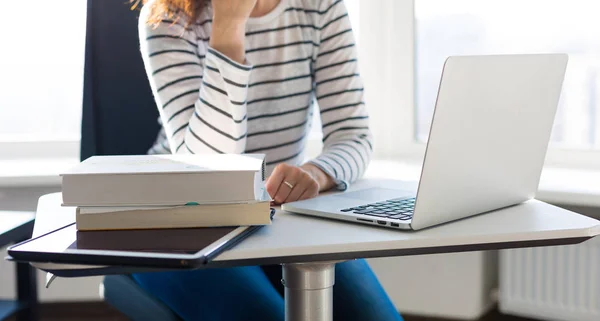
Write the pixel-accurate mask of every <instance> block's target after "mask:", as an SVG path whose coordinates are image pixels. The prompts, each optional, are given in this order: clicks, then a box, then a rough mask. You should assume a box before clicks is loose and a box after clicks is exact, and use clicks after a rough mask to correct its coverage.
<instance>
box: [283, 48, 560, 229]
mask: <svg viewBox="0 0 600 321" xmlns="http://www.w3.org/2000/svg"><path fill="white" fill-rule="evenodd" d="M567 61H568V56H567V55H565V54H530V55H489V56H454V57H450V58H448V59H447V60H446V62H445V64H444V68H443V72H442V77H441V82H440V87H439V92H438V97H437V101H436V105H435V111H434V115H433V120H432V124H431V129H430V133H429V139H428V143H427V149H426V152H425V158H424V161H423V165H422V171H421V179H420V180H419V185H418V189H417V192H416V194H415V195H407V194H406V192H405V191H398V190H391V189H383V188H371V189H364V190H358V191H354V192H346V193H340V194H333V195H326V196H322V197H317V198H314V199H309V200H303V201H298V202H292V203H288V204H284V205H283V206H282V209H284V210H286V211H289V212H294V213H299V214H307V215H314V216H321V217H327V218H332V219H339V220H345V221H352V222H357V223H363V224H371V225H377V226H385V227H389V228H396V229H404V230H411V229H412V230H419V229H423V228H426V227H430V226H434V225H437V224H441V223H445V222H450V221H453V220H457V219H461V218H465V217H468V216H472V215H476V214H481V213H484V212H488V211H492V210H496V209H499V208H503V207H507V206H511V205H515V204H519V203H522V202H524V201H526V200H529V199H531V198H533V197H534V195H535V193H536V191H537V188H538V184H539V180H540V175H541V171H542V167H543V164H544V159H545V155H546V150H547V147H548V143H549V140H550V134H551V131H552V125H553V122H554V116H555V114H556V110H557V107H558V102H559V98H560V93H561V89H562V84H563V80H564V75H565V72H566V67H567ZM507 223H510V222H507Z"/></svg>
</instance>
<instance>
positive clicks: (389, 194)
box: [334, 187, 414, 202]
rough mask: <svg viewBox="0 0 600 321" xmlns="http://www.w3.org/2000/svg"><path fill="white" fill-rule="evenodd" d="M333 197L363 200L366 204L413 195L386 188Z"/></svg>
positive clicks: (363, 190)
mask: <svg viewBox="0 0 600 321" xmlns="http://www.w3.org/2000/svg"><path fill="white" fill-rule="evenodd" d="M334 197H343V198H351V199H354V200H364V201H367V202H378V201H385V200H389V199H393V198H399V197H407V198H408V197H414V193H411V192H407V191H401V190H397V189H387V188H378V187H375V188H368V189H362V190H358V191H354V192H345V193H341V194H336V195H334Z"/></svg>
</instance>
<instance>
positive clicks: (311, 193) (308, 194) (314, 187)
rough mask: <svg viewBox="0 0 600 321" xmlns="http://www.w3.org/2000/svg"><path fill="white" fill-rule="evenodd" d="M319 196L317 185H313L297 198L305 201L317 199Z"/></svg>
mask: <svg viewBox="0 0 600 321" xmlns="http://www.w3.org/2000/svg"><path fill="white" fill-rule="evenodd" d="M317 195H319V184H314V185H312V186H309V187H308V188H307V189H306V190H305V191H304V193H302V195H300V197H299V198H298V200H306V199H309V198H313V197H317Z"/></svg>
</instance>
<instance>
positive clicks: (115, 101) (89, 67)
mask: <svg viewBox="0 0 600 321" xmlns="http://www.w3.org/2000/svg"><path fill="white" fill-rule="evenodd" d="M87 5H88V8H87V18H86V19H87V31H86V44H85V67H84V93H83V111H82V122H81V123H82V126H81V160H84V159H86V158H88V157H90V156H93V155H136V154H137V155H139V154H146V153H147V151H148V149H149V148H150V147H151V145H152V143H153V142H154V140H155V139H156V137H157V134H158V132H159V130H160V125H159V124H158V111H157V108H156V105H155V102H154V99H153V96H152V92H151V90H150V85H149V84H148V80H147V78H146V73H145V71H144V66H143V62H142V59H141V56H140V50H139V40H138V32H137V17H138V13H139V11H136V10H133V11H132V10H131V8H130V6H129V5H128V4H127V1H123V0H109V1H107V0H88V1H87ZM100 292H101V295H102V296H103V298H104V300H105V301H106V302H107V303H108V304H110V305H111V306H113V307H115V308H116V309H117V310H119V311H120V312H122V313H123V314H125V315H126V316H127V317H129V318H130V319H132V320H144V321H154V320H156V321H180V319H179V318H178V317H177V315H176V314H175V313H174V312H173V311H172V310H171V309H169V308H168V307H167V306H165V305H164V304H163V303H162V302H160V301H159V300H158V299H156V298H154V297H153V296H151V295H150V294H148V293H146V292H145V291H144V290H143V289H142V288H141V287H139V286H138V285H137V283H136V282H135V281H134V280H133V279H132V278H131V276H129V275H109V276H106V277H105V278H104V282H103V284H102V285H101V286H100Z"/></svg>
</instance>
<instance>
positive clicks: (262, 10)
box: [250, 0, 281, 18]
mask: <svg viewBox="0 0 600 321" xmlns="http://www.w3.org/2000/svg"><path fill="white" fill-rule="evenodd" d="M279 1H281V0H257V1H256V5H255V6H254V9H253V10H252V12H251V13H250V17H253V18H256V17H262V16H264V15H266V14H267V13H269V12H271V11H272V10H273V9H275V7H277V5H278V4H279Z"/></svg>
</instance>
